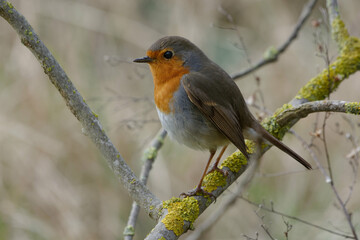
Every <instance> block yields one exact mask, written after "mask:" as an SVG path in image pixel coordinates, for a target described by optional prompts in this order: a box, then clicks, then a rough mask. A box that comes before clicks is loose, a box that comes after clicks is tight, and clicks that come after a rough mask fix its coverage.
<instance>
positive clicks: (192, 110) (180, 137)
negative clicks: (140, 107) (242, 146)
mask: <svg viewBox="0 0 360 240" xmlns="http://www.w3.org/2000/svg"><path fill="white" fill-rule="evenodd" d="M185 94H186V93H185ZM185 96H186V95H185ZM177 100H178V101H176V102H175V103H173V106H172V107H173V110H174V111H171V112H170V113H163V112H161V111H160V110H159V109H157V111H158V115H159V118H160V121H161V124H162V126H163V127H164V128H165V130H166V131H167V132H168V134H169V136H170V137H171V138H173V139H175V140H176V141H178V142H179V143H181V144H184V145H186V146H188V147H190V148H193V149H202V150H216V149H217V148H218V147H220V146H224V145H226V144H228V142H229V140H228V139H227V138H226V137H225V136H224V135H223V134H222V133H221V132H220V131H219V130H218V129H217V128H216V127H215V126H214V125H213V123H212V122H210V121H209V120H208V119H207V118H206V117H205V116H204V115H203V114H202V113H201V112H200V111H199V110H198V109H197V107H196V106H195V105H194V104H193V103H191V102H190V100H188V98H187V96H186V98H183V99H177Z"/></svg>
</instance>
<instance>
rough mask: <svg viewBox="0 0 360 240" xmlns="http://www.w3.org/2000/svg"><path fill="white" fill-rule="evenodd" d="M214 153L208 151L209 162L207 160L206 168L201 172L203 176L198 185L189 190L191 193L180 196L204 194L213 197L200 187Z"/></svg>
mask: <svg viewBox="0 0 360 240" xmlns="http://www.w3.org/2000/svg"><path fill="white" fill-rule="evenodd" d="M215 152H216V150H210V157H209V160H208V162H207V164H206V167H205V170H204V172H203V174H202V177H201V179H200V182H199V184H198V185H197V186H196V188H195V189H193V190H191V191H190V192H188V193H182V194H180V196H183V197H190V196H195V195H197V193H203V194H205V195H209V196H210V197H214V196H213V195H212V194H211V193H209V192H206V191H205V190H203V189H202V188H201V185H202V183H203V180H204V177H205V175H206V173H207V170H208V168H209V165H210V163H211V160H212V159H213V157H214V155H215Z"/></svg>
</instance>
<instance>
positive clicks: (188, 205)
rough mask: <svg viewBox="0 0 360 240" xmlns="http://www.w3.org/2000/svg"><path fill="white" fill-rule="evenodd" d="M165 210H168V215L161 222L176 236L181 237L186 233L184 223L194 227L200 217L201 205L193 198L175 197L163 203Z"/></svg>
mask: <svg viewBox="0 0 360 240" xmlns="http://www.w3.org/2000/svg"><path fill="white" fill-rule="evenodd" d="M163 208H165V209H167V210H168V214H167V215H166V216H165V218H163V219H162V220H161V222H162V223H163V224H164V225H165V227H166V229H168V230H171V231H173V232H174V233H175V235H176V236H180V235H181V234H182V233H183V232H184V221H187V222H190V225H192V224H193V222H194V221H195V219H197V218H198V216H199V204H198V202H197V200H196V199H195V198H193V197H187V198H184V199H180V198H175V197H173V198H171V199H170V200H167V201H165V202H163ZM190 227H191V226H190Z"/></svg>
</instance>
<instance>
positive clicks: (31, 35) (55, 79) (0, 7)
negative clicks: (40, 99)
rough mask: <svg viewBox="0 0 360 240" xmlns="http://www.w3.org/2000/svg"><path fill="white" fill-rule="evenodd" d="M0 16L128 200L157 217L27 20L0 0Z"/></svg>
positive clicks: (155, 202)
mask: <svg viewBox="0 0 360 240" xmlns="http://www.w3.org/2000/svg"><path fill="white" fill-rule="evenodd" d="M0 16H2V17H3V18H4V19H5V20H6V21H8V22H9V24H10V25H11V26H12V27H13V28H14V29H15V30H16V32H17V33H18V35H19V37H20V39H21V42H22V43H23V44H24V45H25V46H26V47H27V48H28V49H29V50H30V51H31V52H32V53H33V54H34V56H35V57H36V58H37V60H38V61H39V62H40V64H41V66H42V67H43V69H44V72H45V74H46V75H48V77H49V79H50V81H51V82H52V83H53V84H54V86H55V87H56V88H57V89H58V91H59V92H60V94H61V96H62V97H63V98H64V100H65V102H66V105H67V106H68V107H69V109H70V111H71V112H72V113H73V114H74V116H75V117H76V118H77V119H78V120H79V121H80V123H81V124H82V127H83V132H84V133H85V134H86V135H87V136H89V137H90V139H91V140H92V141H93V142H94V143H95V145H96V146H97V148H98V149H99V150H100V152H101V153H102V155H103V156H104V158H105V159H106V161H107V163H108V165H109V167H110V168H111V169H112V170H113V171H114V173H115V175H116V176H117V177H118V179H119V180H120V182H121V184H122V185H123V186H124V187H125V188H126V189H127V190H128V192H129V194H130V195H131V197H132V198H133V199H134V200H135V201H136V202H137V203H138V204H139V205H140V206H141V207H143V208H144V209H145V211H146V212H147V213H148V214H149V215H150V216H151V217H152V218H155V219H156V218H157V217H158V212H159V211H158V209H156V207H157V206H160V200H159V199H158V198H157V197H156V196H155V195H154V194H153V193H151V192H150V191H149V189H147V187H146V186H145V185H144V184H142V183H141V182H140V181H139V180H138V179H137V178H136V176H135V174H134V173H133V172H132V171H131V169H130V168H129V166H128V165H127V164H126V163H125V161H124V159H123V158H122V157H121V155H120V153H119V152H118V151H117V149H116V148H115V146H114V145H113V143H112V142H111V141H110V139H109V137H108V136H107V135H106V134H105V131H104V129H103V128H102V126H101V124H100V121H99V119H98V116H97V115H96V114H95V113H94V112H93V111H92V110H91V109H90V108H89V106H88V105H87V104H86V102H85V100H84V98H83V97H82V96H81V95H80V93H79V92H78V90H77V89H76V88H75V86H74V85H73V83H72V82H71V81H70V79H69V77H68V76H67V75H66V73H65V72H64V70H63V69H62V68H61V66H60V64H59V63H58V62H57V61H56V59H55V58H54V56H53V55H52V54H51V53H50V51H49V50H48V48H47V47H46V46H45V45H44V43H43V42H42V41H41V40H40V39H39V37H38V35H37V34H36V33H35V31H34V29H33V28H32V27H31V25H30V24H29V23H28V22H27V20H26V19H25V18H24V17H23V16H22V15H21V14H20V13H19V12H18V11H17V10H16V9H15V8H14V6H13V5H12V4H11V3H10V2H8V1H5V0H0Z"/></svg>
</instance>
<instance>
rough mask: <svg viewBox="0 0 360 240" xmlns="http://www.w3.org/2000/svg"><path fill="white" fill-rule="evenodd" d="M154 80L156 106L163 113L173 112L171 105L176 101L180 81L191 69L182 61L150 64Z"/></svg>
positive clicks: (172, 60) (173, 60)
mask: <svg viewBox="0 0 360 240" xmlns="http://www.w3.org/2000/svg"><path fill="white" fill-rule="evenodd" d="M150 69H151V72H152V75H153V78H154V85H155V88H154V99H155V104H156V106H157V107H158V109H159V110H160V111H162V112H163V113H170V112H171V104H172V102H173V101H174V99H173V96H174V93H175V92H176V91H177V90H178V88H179V86H180V80H181V78H182V76H183V75H184V74H187V73H189V69H187V68H186V67H184V66H183V62H182V61H181V60H180V59H176V58H174V59H171V60H170V61H159V62H154V63H151V64H150Z"/></svg>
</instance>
